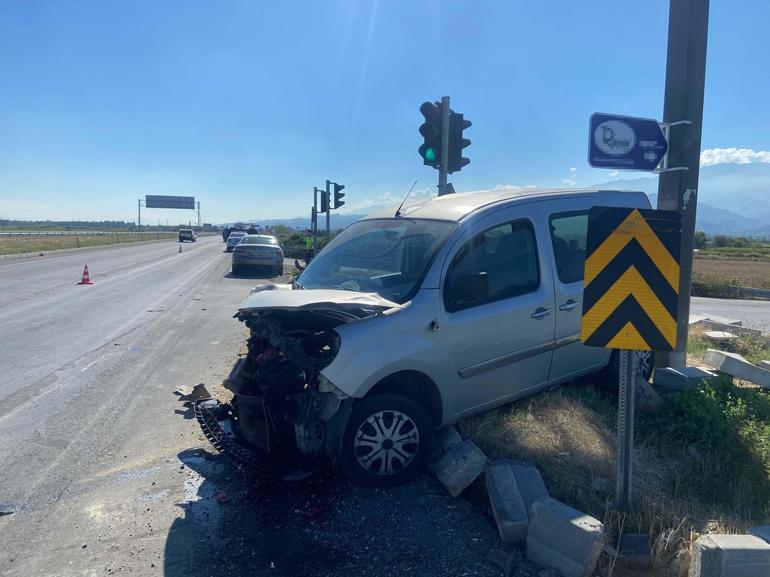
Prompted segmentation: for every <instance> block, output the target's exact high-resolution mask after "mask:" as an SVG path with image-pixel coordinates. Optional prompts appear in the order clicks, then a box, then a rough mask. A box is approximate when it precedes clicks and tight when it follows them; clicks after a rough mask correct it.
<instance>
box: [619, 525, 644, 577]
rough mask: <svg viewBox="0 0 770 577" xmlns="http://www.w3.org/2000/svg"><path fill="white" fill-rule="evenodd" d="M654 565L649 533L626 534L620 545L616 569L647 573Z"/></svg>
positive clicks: (621, 538)
mask: <svg viewBox="0 0 770 577" xmlns="http://www.w3.org/2000/svg"><path fill="white" fill-rule="evenodd" d="M651 564H652V548H651V547H650V536H649V535H648V534H647V533H624V534H623V535H621V536H620V543H619V544H618V558H617V560H616V562H615V566H616V567H623V568H625V569H634V570H636V571H646V570H647V569H649V568H650V565H651Z"/></svg>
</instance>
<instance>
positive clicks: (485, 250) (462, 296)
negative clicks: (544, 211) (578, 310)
mask: <svg viewBox="0 0 770 577" xmlns="http://www.w3.org/2000/svg"><path fill="white" fill-rule="evenodd" d="M539 285H540V269H539V265H538V258H537V245H536V242H535V230H534V228H533V227H532V223H531V222H530V221H528V220H517V221H514V222H509V223H506V224H502V225H499V226H496V227H494V228H490V229H487V230H485V231H484V232H482V233H480V234H477V235H476V236H474V237H473V238H472V239H471V240H469V241H468V242H467V243H466V244H465V246H463V247H462V248H461V249H460V251H459V252H458V253H457V254H456V255H455V257H454V259H453V260H452V264H451V265H450V266H449V271H448V272H447V276H446V282H445V283H444V306H445V307H446V310H447V311H449V312H455V311H459V310H463V309H467V308H470V307H474V306H478V305H482V304H485V303H489V302H494V301H498V300H502V299H506V298H510V297H513V296H517V295H521V294H525V293H528V292H532V291H534V290H536V289H537V287H538V286H539Z"/></svg>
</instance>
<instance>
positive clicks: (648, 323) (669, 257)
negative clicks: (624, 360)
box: [580, 206, 682, 351]
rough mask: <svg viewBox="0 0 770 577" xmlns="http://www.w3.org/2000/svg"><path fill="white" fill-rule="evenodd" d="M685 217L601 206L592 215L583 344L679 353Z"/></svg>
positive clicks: (587, 254) (587, 257)
mask: <svg viewBox="0 0 770 577" xmlns="http://www.w3.org/2000/svg"><path fill="white" fill-rule="evenodd" d="M681 229H682V216H681V214H679V213H678V212H676V211H668V210H649V209H646V210H645V209H636V208H615V207H604V206H597V207H594V208H592V209H591V211H590V212H589V213H588V238H587V240H586V262H585V276H584V284H583V326H582V331H581V335H580V338H581V340H582V342H583V343H584V344H586V345H589V346H594V347H604V348H608V349H630V350H656V351H670V350H673V349H674V348H676V317H677V306H678V300H679V260H680V254H679V253H680V244H681Z"/></svg>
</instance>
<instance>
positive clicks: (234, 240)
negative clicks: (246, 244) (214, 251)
mask: <svg viewBox="0 0 770 577" xmlns="http://www.w3.org/2000/svg"><path fill="white" fill-rule="evenodd" d="M244 236H246V233H245V232H243V231H242V230H234V231H232V232H231V233H230V235H229V236H228V237H227V246H226V247H225V250H226V251H227V252H233V248H235V245H237V244H238V243H239V242H241V239H242V238H243V237H244Z"/></svg>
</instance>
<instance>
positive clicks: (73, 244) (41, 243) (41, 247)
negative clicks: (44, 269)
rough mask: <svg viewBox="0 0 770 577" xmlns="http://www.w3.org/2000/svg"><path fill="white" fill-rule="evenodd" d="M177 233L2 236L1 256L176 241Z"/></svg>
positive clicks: (0, 244)
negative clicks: (140, 242) (129, 243)
mask: <svg viewBox="0 0 770 577" xmlns="http://www.w3.org/2000/svg"><path fill="white" fill-rule="evenodd" d="M177 235H178V233H177V232H145V233H141V234H135V233H127V232H122V233H121V232H114V233H111V234H100V235H94V234H89V233H88V232H83V233H82V234H68V235H64V236H50V237H49V236H0V255H6V254H22V253H41V252H47V251H51V250H60V249H65V248H80V247H87V246H101V245H109V244H121V243H128V242H139V241H142V240H161V239H175V238H177Z"/></svg>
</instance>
